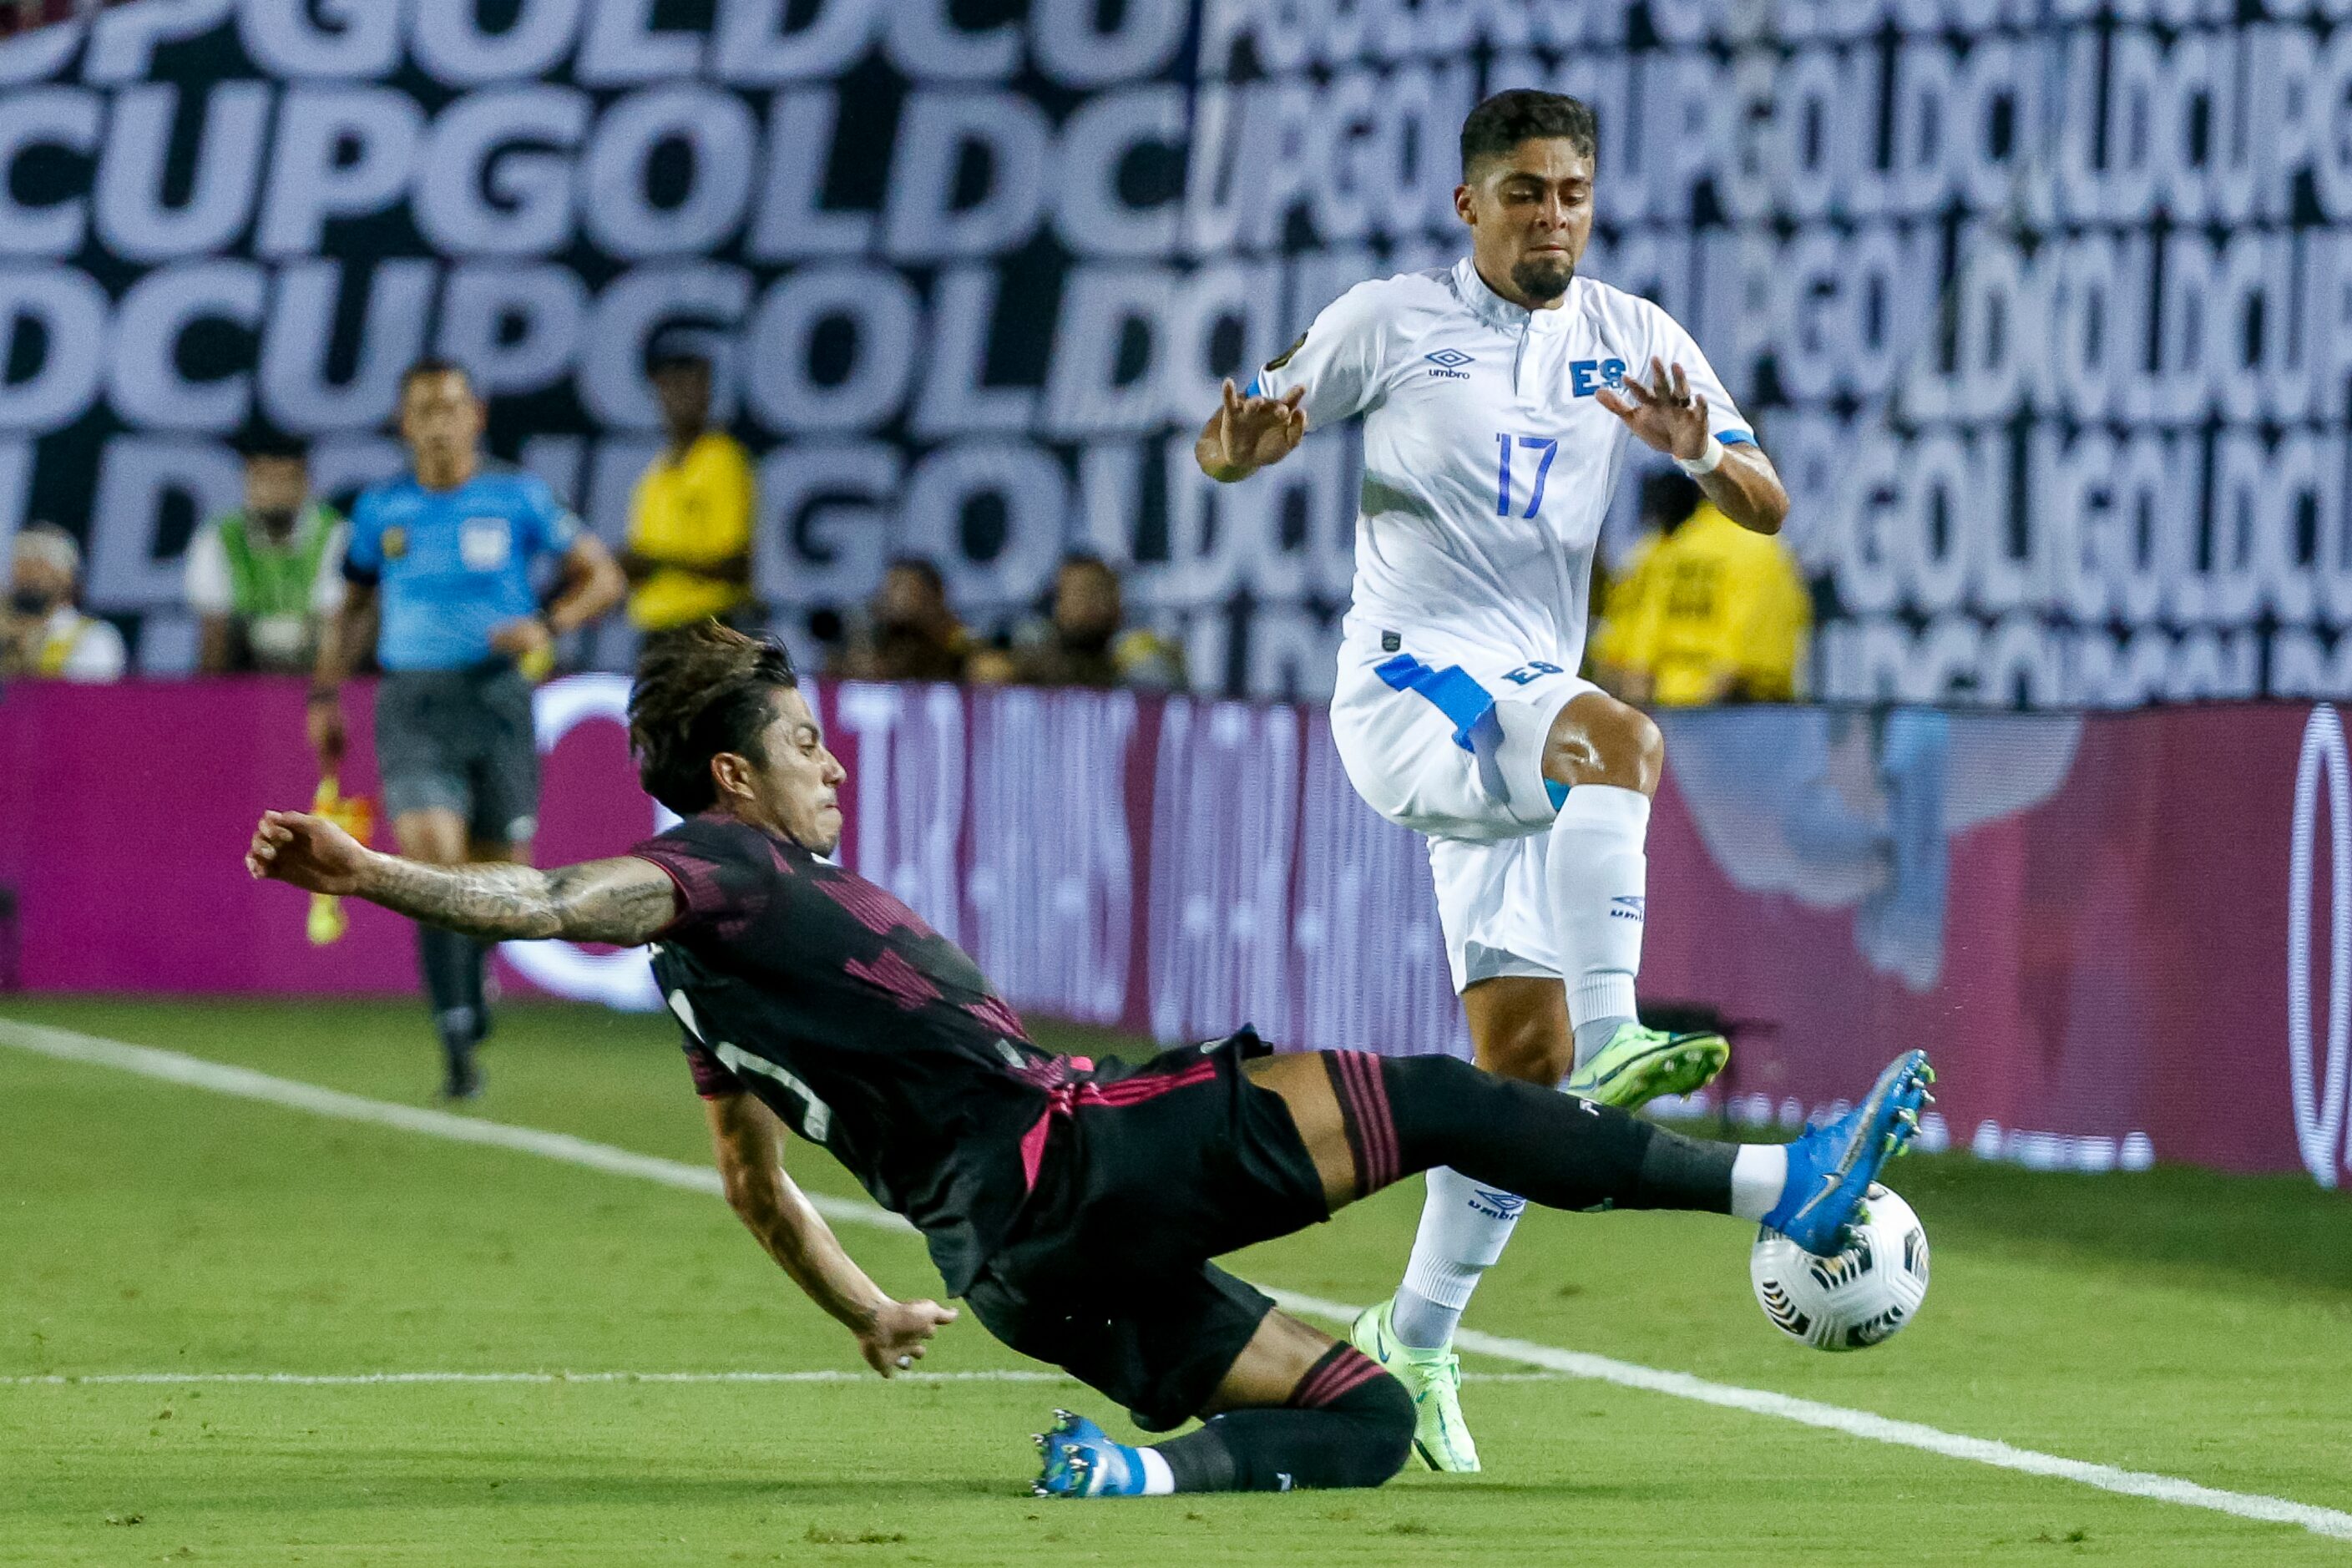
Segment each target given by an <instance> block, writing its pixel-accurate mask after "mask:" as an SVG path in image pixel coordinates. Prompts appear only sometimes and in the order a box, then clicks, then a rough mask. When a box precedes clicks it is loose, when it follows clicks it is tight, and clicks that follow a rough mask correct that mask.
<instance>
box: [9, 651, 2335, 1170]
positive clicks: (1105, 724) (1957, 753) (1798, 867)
mask: <svg viewBox="0 0 2352 1568" xmlns="http://www.w3.org/2000/svg"><path fill="white" fill-rule="evenodd" d="M625 695H626V688H625V683H624V682H622V681H621V680H620V679H617V678H614V677H605V676H583V677H578V678H574V679H568V680H562V681H557V682H554V683H552V684H551V685H549V686H547V687H545V688H542V689H541V691H540V693H539V698H538V721H539V728H540V732H541V748H542V750H543V751H544V752H545V753H546V757H547V773H546V787H545V791H544V794H543V797H542V810H541V834H540V838H539V841H538V858H539V859H540V861H541V863H542V864H552V863H557V862H561V861H563V860H570V859H578V858H586V857H591V856H597V855H607V854H613V853H616V852H619V851H621V850H624V849H625V848H626V847H628V846H629V845H630V844H632V843H634V842H635V841H636V840H637V839H639V838H642V837H645V836H646V834H648V833H650V832H652V831H654V830H655V828H656V826H657V814H656V808H655V807H654V805H653V804H652V803H651V802H650V801H649V800H648V799H647V798H646V796H645V795H643V794H642V793H640V792H639V791H638V789H637V787H636V784H635V777H634V775H633V773H632V771H631V769H630V766H629V759H628V755H627V746H626V742H625V734H624V731H623V730H622V727H621V724H620V722H619V715H620V712H621V705H622V703H623V701H624V700H625ZM819 700H820V707H821V710H822V712H823V714H824V719H825V721H826V723H827V725H828V728H829V730H830V731H831V736H832V740H833V742H834V744H835V749H836V751H838V752H840V754H841V756H842V758H843V761H844V762H845V763H846V764H847V765H848V767H849V769H850V773H851V779H850V784H849V785H848V788H847V790H846V791H845V795H846V797H847V798H846V801H845V811H846V815H847V816H848V819H849V820H848V829H847V834H846V837H845V839H844V841H843V845H842V849H841V858H842V859H843V860H844V861H845V863H846V864H848V865H850V866H852V867H854V868H856V869H857V870H859V871H860V872H861V873H863V874H864V875H866V876H868V877H871V878H873V879H876V880H877V881H881V882H884V883H887V885H889V886H890V887H891V888H892V889H894V890H895V891H897V892H898V894H899V895H900V896H901V897H903V898H905V899H906V900H908V902H909V903H910V904H912V905H913V906H914V907H915V908H916V909H918V910H920V911H921V912H922V913H923V915H924V916H925V917H926V918H927V919H928V920H929V921H931V922H932V923H933V924H934V925H936V926H938V927H939V929H940V930H941V931H944V932H946V933H947V934H949V935H950V936H952V937H954V938H955V939H956V940H957V941H958V942H961V943H962V944H963V945H964V946H965V947H966V948H968V949H969V950H971V952H972V953H973V955H974V956H975V957H976V958H978V959H979V961H980V963H981V964H982V967H983V968H984V969H985V970H987V972H988V973H990V974H991V975H992V977H993V978H994V980H995V981H996V983H997V984H998V986H999V987H1000V989H1002V990H1003V992H1004V994H1006V996H1007V997H1008V998H1009V999H1010V1000H1011V1001H1013V1004H1014V1005H1016V1006H1019V1007H1022V1008H1024V1009H1026V1010H1030V1011H1034V1012H1036V1013H1038V1014H1041V1015H1051V1016H1059V1017H1066V1018H1071V1019H1076V1020H1081V1021H1087V1022H1097V1023H1104V1024H1115V1025H1120V1026H1126V1027H1129V1028H1132V1029H1136V1030H1139V1031H1145V1032H1149V1033H1150V1034H1152V1035H1154V1036H1156V1037H1160V1038H1162V1039H1181V1038H1193V1037H1207V1036H1209V1035H1211V1034H1214V1033H1219V1032H1223V1031H1224V1030H1227V1029H1230V1028H1232V1027H1233V1026H1235V1025H1238V1024H1241V1023H1244V1022H1252V1023H1255V1024H1256V1025H1257V1026H1258V1027H1259V1028H1260V1029H1261V1030H1263V1031H1264V1032H1265V1034H1267V1035H1268V1037H1273V1038H1276V1039H1280V1040H1282V1041H1284V1042H1285V1043H1286V1044H1290V1045H1295V1046H1298V1047H1329V1046H1341V1045H1347V1046H1370V1047H1377V1048H1380V1049H1382V1050H1388V1051H1422V1050H1451V1051H1455V1052H1460V1051H1462V1050H1463V1049H1464V1041H1463V1031H1462V1023H1461V1016H1460V1011H1459V1007H1458V1005H1457V1004H1456V1002H1455V1000H1454V995H1453V993H1452V990H1451V987H1450V985H1449V984H1448V982H1447V978H1446V970H1445V960H1444V949H1443V945H1442V942H1441V940H1440V937H1439V933H1438V931H1437V926H1436V918H1435V910H1434V908H1433V902H1432V900H1431V895H1430V885H1429V874H1428V869H1427V866H1426V861H1425V859H1424V857H1423V849H1422V847H1421V844H1420V841H1419V840H1418V839H1416V838H1415V837H1413V836H1412V835H1411V834H1409V833H1406V832H1404V831H1402V830H1401V829H1398V828H1395V827H1392V826H1390V825H1388V824H1386V823H1384V822H1382V821H1381V820H1380V819H1379V818H1378V817H1376V816H1373V815H1372V814H1371V813H1370V811H1369V810H1368V809H1366V808H1365V807H1364V806H1363V805H1361V804H1360V802H1359V801H1358V800H1357V799H1356V798H1355V796H1354V795H1353V794H1352V792H1350V790H1349V787H1348V784H1347V781H1346V779H1345V777H1344V776H1343V774H1342V773H1341V772H1340V770H1339V761H1338V758H1337V756H1336V755H1335V754H1334V753H1333V752H1332V749H1331V744H1330V741H1329V736H1328V729H1327V727H1326V725H1325V721H1324V720H1323V717H1322V715H1321V714H1320V713H1319V712H1316V711H1313V710H1301V709H1293V708H1286V707H1274V706H1262V705H1249V704H1238V703H1222V702H1217V703H1213V702H1198V701H1192V700H1182V699H1174V700H1166V701H1160V700H1139V699H1137V698H1134V697H1130V696H1128V695H1125V694H1119V693H1110V694H1098V693H1086V692H1060V693H1046V692H1036V691H1022V690H993V691H980V692H964V691H958V690H955V689H949V688H927V687H892V686H857V685H852V686H840V687H827V688H825V689H823V690H822V691H821V692H820V693H819ZM353 701H354V707H355V711H354V713H353V715H352V717H353V720H354V723H353V726H352V729H353V740H354V746H355V750H354V754H353V756H352V763H351V766H350V768H349V769H348V770H347V777H346V779H345V781H344V782H345V784H346V787H347V789H349V790H356V791H360V792H362V793H373V787H374V777H373V759H372V755H371V752H370V749H369V747H368V744H367V742H366V733H367V724H366V721H365V720H366V713H365V711H364V710H365V707H366V701H367V698H366V694H365V693H357V694H355V695H354V699H353ZM1665 728H1666V732H1667V752H1668V771H1667V783H1666V785H1665V787H1664V790H1663V791H1662V792H1661V794H1660V797H1659V803H1658V804H1659V808H1658V811H1657V814H1656V816H1655V818H1654V824H1653V827H1652V830H1651V840H1650V921H1649V932H1648V938H1647V942H1648V947H1647V952H1646V955H1645V962H1644V972H1643V994H1644V996H1645V998H1647V999H1649V1000H1651V1001H1654V1002H1657V1003H1662V1004H1673V1005H1684V1006H1698V1007H1706V1008H1711V1009H1714V1010H1715V1011H1717V1013H1719V1014H1720V1015H1721V1016H1724V1017H1725V1018H1727V1019H1728V1020H1730V1021H1731V1023H1732V1026H1733V1029H1734V1038H1735V1044H1736V1047H1737V1051H1736V1057H1735V1064H1734V1068H1733V1071H1732V1072H1731V1073H1730V1074H1729V1075H1728V1079H1727V1082H1725V1083H1723V1084H1719V1085H1718V1086H1717V1089H1716V1091H1715V1092H1716V1097H1717V1098H1716V1099H1715V1100H1713V1101H1712V1102H1711V1103H1712V1105H1713V1107H1714V1108H1715V1109H1717V1110H1727V1111H1728V1112H1729V1113H1730V1114H1732V1115H1733V1116H1734V1117H1735V1118H1738V1119H1739V1120H1743V1121H1785V1120H1788V1119H1790V1118H1792V1117H1795V1116H1799V1115H1801V1114H1803V1113H1805V1112H1808V1111H1811V1110H1819V1109H1821V1108H1822V1107H1823V1106H1825V1105H1827V1104H1829V1103H1831V1102H1832V1101H1833V1100H1834V1099H1835V1097H1836V1096H1837V1095H1838V1094H1839V1093H1841V1092H1851V1090H1852V1089H1853V1087H1854V1086H1855V1085H1857V1084H1859V1083H1862V1082H1864V1081H1866V1080H1867V1078H1868V1076H1869V1074H1870V1073H1871V1071H1872V1070H1874V1068H1876V1067H1877V1066H1878V1065H1879V1064H1880V1063H1882V1062H1883V1061H1884V1060H1885V1058H1886V1057H1887V1056H1888V1055H1889V1054H1890V1053H1891V1052H1893V1051H1895V1050H1896V1049H1898V1048H1902V1047H1910V1046H1924V1047H1927V1049H1928V1050H1929V1051H1931V1052H1932V1053H1933V1054H1934V1055H1935V1057H1936V1058H1937V1064H1938V1070H1939V1071H1940V1072H1941V1074H1942V1078H1943V1081H1942V1083H1941V1084H1940V1085H1939V1086H1938V1092H1939V1094H1940V1096H1941V1100H1942V1104H1941V1106H1940V1107H1939V1109H1940V1110H1941V1112H1942V1116H1941V1119H1940V1120H1939V1121H1937V1122H1936V1123H1935V1124H1934V1125H1933V1126H1932V1127H1931V1128H1930V1130H1929V1131H1930V1141H1931V1142H1937V1141H1942V1142H1951V1143H1955V1144H1958V1145H1961V1146H1965V1147H1969V1148H1972V1149H1974V1150H1976V1151H1977V1152H1979V1153H1980V1154H1983V1155H1986V1156H1987V1157H1992V1158H2000V1159H2005V1160H2013V1161H2018V1162H2021V1163H2028V1164H2033V1165H2043V1166H2053V1167H2065V1168H2073V1169H2083V1170H2101V1169H2112V1168H2118V1167H2120V1168H2130V1167H2133V1166H2137V1165H2139V1164H2142V1163H2147V1161H2149V1160H2151V1159H2155V1160H2165V1161H2180V1162H2187V1163H2198V1164H2204V1165H2210V1166H2218V1167H2221V1168H2226V1169H2233V1170H2248V1171H2263V1170H2294V1169H2298V1168H2300V1169H2305V1170H2308V1171H2309V1172H2310V1173H2312V1175H2313V1176H2314V1177H2315V1179H2317V1180H2319V1181H2320V1182H2322V1183H2323V1184H2326V1185H2330V1186H2333V1185H2336V1183H2337V1180H2338V1179H2339V1178H2340V1177H2341V1176H2342V1174H2343V1173H2344V1172H2345V1171H2346V1170H2347V1163H2346V1159H2347V1152H2346V1120H2347V1097H2352V1048H2348V1047H2352V900H2343V899H2339V898H2338V897H2337V894H2336V890H2337V889H2339V888H2341V887H2343V886H2344V885H2345V884H2346V882H2347V879H2352V816H2348V815H2347V794H2352V762H2347V749H2346V743H2345V738H2344V734H2343V731H2342V728H2341V726H2340V724H2339V723H2338V721H2337V720H2336V714H2335V712H2334V710H2331V709H2326V708H2320V709H2311V708H2308V707H2303V706H2288V705H2268V706H2242V707H2212V708H2193V709H2175V710H2156V711H2148V712H2142V713H2137V714H2130V715H2116V716H2092V717H2077V716H2064V715H2032V716H2014V717H2010V716H1995V715H1951V714H1946V713H1942V712H1938V711H1935V710H1917V709H1900V710H1892V711H1884V710H1881V711H1864V710H1828V709H1808V708H1774V709H1746V710H1718V711H1713V712H1699V713H1688V714H1679V715H1674V716H1670V717H1669V718H1667V719H1666V721H1665ZM315 783H316V779H315V776H314V773H313V771H312V767H311V763H310V755H309V752H308V750H307V748H306V747H305V745H304V742H303V739H302V689H301V687H300V685H299V682H285V683H279V682H272V681H257V680H243V681H235V682H227V681H217V682H215V681H196V682H184V683H169V684H142V683H132V684H128V685H123V686H119V687H112V688H79V687H70V686H61V685H54V684H41V683H24V684H19V685H16V686H12V687H10V688H9V689H7V690H6V691H5V693H0V886H5V887H6V888H9V889H14V891H15V892H16V895H17V899H18V903H19V906H20V908H19V916H18V921H17V925H18V928H19V929H18V931H17V933H16V942H17V952H16V972H17V973H18V975H19V977H20V980H21V983H22V984H24V985H25V986H26V988H28V989H31V990H36V991H47V992H74V991H85V992H88V991H97V992H147V993H178V994H202V993H211V994H369V993H400V992H405V991H408V990H411V989H413V987H414V985H415V978H414V972H415V965H414V962H413V957H412V947H411V937H410V934H409V931H408V929H407V927H406V925H405V922H404V921H400V920H397V919H395V918H394V917H392V916H389V915H386V914H384V913H383V912H382V911H379V910H373V909H368V908H364V907H362V908H358V909H355V910H353V913H352V929H351V933H350V935H349V936H348V937H346V938H345V939H344V940H343V941H342V942H340V943H337V944H335V945H333V946H331V947H325V948H316V947H312V946H311V945H310V942H308V940H307V939H306V937H305V935H304V930H303V909H302V902H301V900H300V899H299V896H297V895H296V894H294V893H292V892H290V891H289V890H287V889H282V888H275V887H266V886H256V885H254V884H252V883H250V882H249V881H248V880H247V879H246V877H245V874H244V871H243V869H242V868H241V867H240V865H239V863H238V857H239V854H240V853H241V851H242V848H243V846H244V843H245V840H246V837H247V834H248V832H249V831H250V827H251V825H252V820H253V817H254V816H255V814H256V813H257V811H258V810H259V809H260V808H261V807H263V806H264V805H307V804H308V802H309V800H310V793H311V789H312V786H313V784H315ZM5 941H6V934H5V932H0V942H5ZM501 956H502V963H503V965H504V968H505V972H506V975H507V978H508V980H509V984H511V985H513V986H514V987H516V988H518V989H524V988H536V989H539V990H542V991H547V992H552V993H556V994H568V995H574V996H583V997H589V998H593V999H597V1000H601V1001H604V1002H606V1003H608V1004H610V1005H616V1006H631V1007H651V1006H653V1005H656V1002H657V998H656V996H655V994H654V992H653V988H652V984H651V981H650V978H649V976H648V974H647V972H646V966H645V964H644V962H643V959H642V957H641V956H640V955H636V954H630V953H604V952H589V951H585V950H581V949H574V948H572V947H569V946H567V945H565V944H562V943H517V944H509V946H508V947H507V948H506V949H504V950H503V952H502V955H501ZM6 963H7V954H6V953H5V952H0V975H5V973H6ZM2216 1085H2226V1086H2227V1087H2226V1091H2225V1092H2217V1089H2216Z"/></svg>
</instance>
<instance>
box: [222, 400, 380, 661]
mask: <svg viewBox="0 0 2352 1568" xmlns="http://www.w3.org/2000/svg"><path fill="white" fill-rule="evenodd" d="M350 532H351V530H350V527H349V525H348V524H346V523H345V522H344V521H343V519H342V515H341V513H340V512H338V511H336V510H335V509H334V508H333V507H331V506H329V505H328V504H327V503H326V502H324V501H322V500H317V499H315V498H313V497H312V495H311V494H310V461H309V459H308V458H306V457H305V455H304V453H303V450H302V448H301V447H299V446H297V445H295V444H293V443H291V442H281V441H270V440H258V441H255V442H253V443H251V444H249V445H248V446H247V447H246V452H245V506H244V508H243V510H238V511H233V512H230V513H229V514H228V515H227V516H226V517H220V518H215V519H214V520H213V521H210V522H207V523H205V525H204V526H203V527H202V528H199V529H198V530H196V534H195V537H194V539H191V540H190V541H189V542H188V556H187V564H186V567H185V583H186V593H187V597H188V608H189V609H190V610H192V611H194V613H195V616H196V623H197V629H198V641H197V645H196V663H197V668H200V669H202V670H203V671H204V673H205V674H206V675H226V674H230V673H232V672H235V671H239V670H266V671H268V672H270V673H272V674H281V675H301V674H307V673H308V672H309V671H310V668H311V666H312V665H313V664H315V663H316V662H317V660H318V653H319V632H320V627H322V626H325V625H326V624H327V622H328V621H329V620H331V618H332V617H333V616H334V614H335V612H336V611H338V610H340V609H341V608H342V605H343V544H344V542H345V541H346V540H347V539H348V538H349V537H350Z"/></svg>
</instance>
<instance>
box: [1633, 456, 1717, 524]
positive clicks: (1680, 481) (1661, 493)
mask: <svg viewBox="0 0 2352 1568" xmlns="http://www.w3.org/2000/svg"><path fill="white" fill-rule="evenodd" d="M1703 500H1706V491H1705V490H1702V489H1699V488H1698V481H1697V480H1696V479H1692V478H1691V477H1690V476H1689V475H1687V474H1685V473H1684V472H1683V471H1682V470H1681V469H1679V468H1661V469H1659V470H1658V471H1657V472H1655V473H1654V474H1651V475H1649V476H1647V477H1646V478H1644V479H1643V480H1642V526H1643V527H1644V528H1653V527H1654V528H1663V529H1666V530H1668V531H1672V530H1673V529H1674V528H1675V526H1676V525H1677V524H1679V523H1682V522H1685V521H1688V520H1689V518H1690V514H1691V513H1693V512H1695V511H1696V510H1698V505H1699V502H1701V501H1703Z"/></svg>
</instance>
